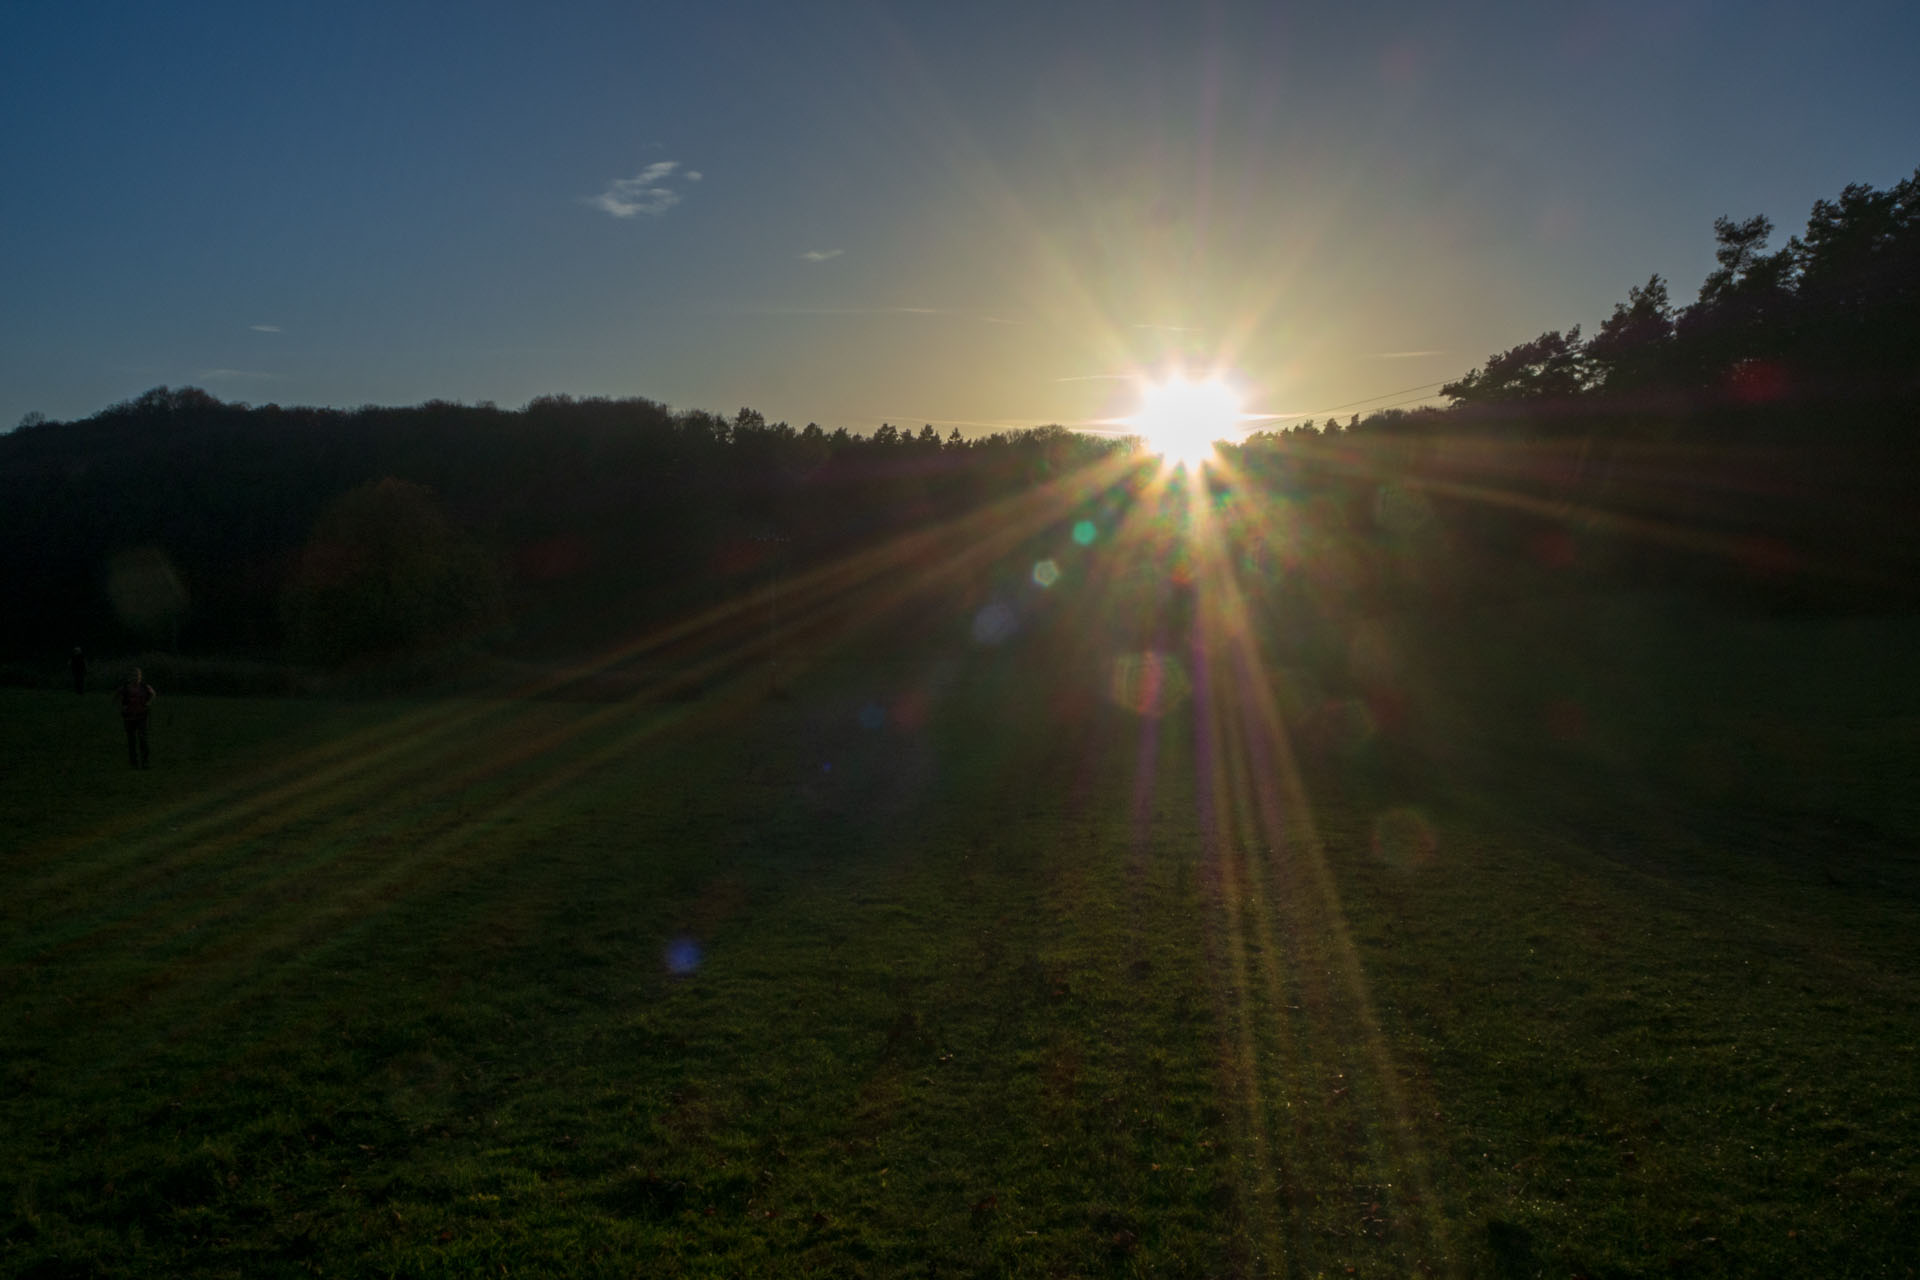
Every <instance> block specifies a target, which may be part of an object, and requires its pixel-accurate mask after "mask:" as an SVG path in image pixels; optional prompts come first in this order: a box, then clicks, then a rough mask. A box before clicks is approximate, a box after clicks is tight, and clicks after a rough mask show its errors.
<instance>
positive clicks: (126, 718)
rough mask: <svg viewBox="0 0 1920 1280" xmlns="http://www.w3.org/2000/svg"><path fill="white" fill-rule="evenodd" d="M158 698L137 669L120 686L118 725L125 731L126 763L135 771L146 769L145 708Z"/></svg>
mask: <svg viewBox="0 0 1920 1280" xmlns="http://www.w3.org/2000/svg"><path fill="white" fill-rule="evenodd" d="M158 696H159V695H158V694H156V693H155V692H154V691H153V686H152V685H150V684H148V683H147V682H146V681H145V680H143V679H141V678H140V668H138V667H135V668H134V669H133V674H132V675H130V676H128V677H127V682H126V683H125V684H123V685H121V686H120V691H119V698H120V723H121V724H123V725H124V726H126V730H127V763H128V764H129V765H131V766H132V767H133V768H135V769H144V768H146V767H147V708H148V707H150V706H152V705H153V700H154V699H155V698H156V697H158Z"/></svg>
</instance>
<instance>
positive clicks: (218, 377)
mask: <svg viewBox="0 0 1920 1280" xmlns="http://www.w3.org/2000/svg"><path fill="white" fill-rule="evenodd" d="M199 376H200V380H201V381H202V382H257V381H259V380H260V379H262V378H271V377H273V375H272V374H271V373H266V372H263V371H261V370H259V369H202V370H201V371H200V375H199Z"/></svg>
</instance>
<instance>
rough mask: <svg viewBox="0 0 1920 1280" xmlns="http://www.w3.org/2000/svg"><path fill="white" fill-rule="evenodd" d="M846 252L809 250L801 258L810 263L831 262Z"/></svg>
mask: <svg viewBox="0 0 1920 1280" xmlns="http://www.w3.org/2000/svg"><path fill="white" fill-rule="evenodd" d="M845 252H846V250H845V249H809V250H807V251H806V252H805V253H803V254H801V255H800V256H801V257H803V258H805V259H806V260H807V261H808V262H831V261H833V259H835V258H837V257H839V256H840V255H841V254H843V253H845Z"/></svg>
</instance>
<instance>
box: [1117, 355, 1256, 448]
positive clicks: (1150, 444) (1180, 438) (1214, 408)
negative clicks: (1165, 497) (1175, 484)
mask: <svg viewBox="0 0 1920 1280" xmlns="http://www.w3.org/2000/svg"><path fill="white" fill-rule="evenodd" d="M1127 422H1128V425H1130V426H1131V427H1132V428H1133V429H1134V430H1135V431H1137V432H1138V433H1139V434H1140V436H1141V438H1142V439H1143V440H1145V441H1146V444H1147V448H1148V449H1149V450H1151V451H1152V452H1154V453H1157V454H1159V455H1160V456H1161V457H1162V458H1164V459H1165V460H1166V463H1167V465H1168V466H1170V467H1173V466H1182V465H1185V466H1198V465H1199V464H1200V463H1202V462H1204V461H1206V460H1207V459H1208V458H1210V457H1212V456H1213V446H1214V444H1215V442H1217V441H1220V440H1223V439H1225V438H1227V437H1228V436H1231V435H1233V434H1234V433H1235V432H1236V431H1237V430H1238V429H1239V425H1240V397H1239V396H1237V395H1235V394H1234V391H1233V388H1232V387H1229V386H1228V385H1227V384H1226V383H1225V382H1223V381H1222V380H1221V379H1219V378H1207V379H1205V380H1203V381H1199V382H1195V381H1192V380H1190V379H1189V378H1187V376H1186V375H1185V374H1175V375H1173V376H1171V377H1169V378H1167V379H1165V380H1164V381H1160V382H1150V383H1147V384H1146V385H1144V386H1143V387H1142V388H1141V389H1140V408H1139V411H1138V412H1136V413H1135V414H1134V415H1133V417H1131V418H1129V419H1127Z"/></svg>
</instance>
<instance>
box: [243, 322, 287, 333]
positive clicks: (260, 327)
mask: <svg viewBox="0 0 1920 1280" xmlns="http://www.w3.org/2000/svg"><path fill="white" fill-rule="evenodd" d="M247 328H249V329H251V330H253V331H254V332H255V333H279V332H280V326H279V325H277V324H250V325H248V326H247Z"/></svg>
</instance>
